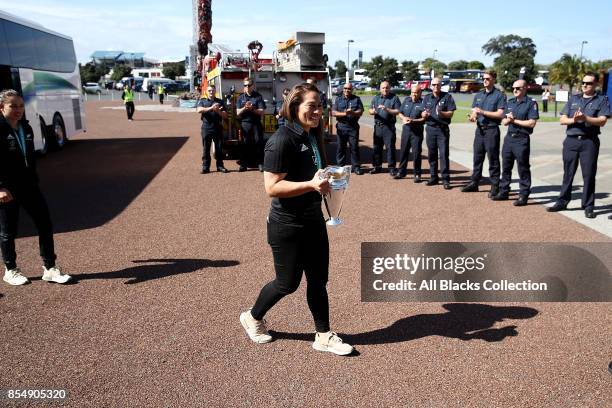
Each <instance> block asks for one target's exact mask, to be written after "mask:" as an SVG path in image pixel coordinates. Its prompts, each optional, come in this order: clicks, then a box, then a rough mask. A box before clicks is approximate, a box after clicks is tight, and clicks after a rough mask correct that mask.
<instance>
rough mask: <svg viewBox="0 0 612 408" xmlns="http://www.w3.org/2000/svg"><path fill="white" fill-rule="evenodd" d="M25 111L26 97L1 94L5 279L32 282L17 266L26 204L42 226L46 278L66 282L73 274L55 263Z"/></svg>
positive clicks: (0, 243) (0, 215)
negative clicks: (17, 246) (21, 212)
mask: <svg viewBox="0 0 612 408" xmlns="http://www.w3.org/2000/svg"><path fill="white" fill-rule="evenodd" d="M24 111H25V105H24V102H23V98H22V97H21V96H20V95H19V93H18V92H17V91H14V90H12V89H9V90H5V91H2V92H1V93H0V250H1V252H2V259H3V260H4V265H5V268H6V269H5V272H4V278H3V280H4V281H5V282H7V283H8V284H10V285H23V284H25V283H28V282H29V281H28V278H26V277H25V276H23V275H22V274H21V271H20V270H19V268H17V263H16V260H17V254H16V253H15V238H16V236H17V225H18V220H19V208H20V207H23V209H24V210H25V211H26V212H27V213H28V214H30V216H31V217H32V220H33V221H34V224H35V225H36V228H37V229H38V242H39V247H40V255H41V257H42V259H43V277H42V279H43V280H45V281H48V282H56V283H66V282H68V281H69V280H70V275H66V274H64V273H62V271H61V270H60V269H59V268H58V267H57V266H56V265H55V259H56V256H55V249H54V244H53V227H52V224H51V218H50V216H49V210H48V208H47V203H46V201H45V198H44V197H43V195H42V193H41V191H40V189H39V187H38V175H37V173H36V160H35V156H34V133H33V131H32V127H31V126H30V125H29V124H28V122H27V121H26V120H24V119H23V114H24Z"/></svg>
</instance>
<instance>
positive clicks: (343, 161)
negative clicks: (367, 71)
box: [331, 82, 363, 175]
mask: <svg viewBox="0 0 612 408" xmlns="http://www.w3.org/2000/svg"><path fill="white" fill-rule="evenodd" d="M331 114H332V116H334V117H335V118H336V132H337V135H338V149H337V151H336V163H337V164H338V165H339V166H345V165H347V164H348V158H347V154H346V145H347V144H348V145H349V149H350V155H351V169H352V172H353V173H355V174H357V175H361V174H363V172H362V170H361V163H360V158H359V118H361V115H362V114H363V103H362V102H361V98H359V97H358V96H357V95H353V85H352V84H351V83H350V82H348V83H346V84H344V86H343V88H342V95H340V96H338V97H337V98H336V100H335V101H334V105H333V107H332V113H331Z"/></svg>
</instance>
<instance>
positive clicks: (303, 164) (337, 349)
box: [240, 84, 353, 355]
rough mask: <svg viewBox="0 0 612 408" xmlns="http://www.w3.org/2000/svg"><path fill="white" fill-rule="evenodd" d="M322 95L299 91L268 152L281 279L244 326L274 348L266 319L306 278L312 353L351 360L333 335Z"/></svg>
mask: <svg viewBox="0 0 612 408" xmlns="http://www.w3.org/2000/svg"><path fill="white" fill-rule="evenodd" d="M322 113H323V106H322V105H321V102H320V95H319V90H318V89H317V88H316V87H315V86H314V85H310V84H302V85H297V86H295V87H294V88H293V89H292V90H291V92H290V93H289V95H287V99H286V100H285V104H284V105H283V108H282V112H281V114H282V116H283V117H284V118H286V123H285V124H284V125H283V126H281V127H280V128H279V129H278V130H277V131H276V133H275V134H274V135H272V136H271V137H270V139H269V140H268V142H267V143H266V147H265V156H264V183H265V189H266V193H267V194H268V195H269V196H270V197H272V205H271V208H270V213H269V216H268V244H269V245H270V247H271V248H272V255H273V258H274V269H275V272H276V278H275V279H274V280H273V281H271V282H269V283H268V284H266V285H265V286H264V287H263V288H262V289H261V292H260V293H259V297H258V298H257V301H256V302H255V305H254V306H253V308H252V309H249V310H247V311H245V312H243V313H242V314H241V315H240V323H241V324H242V326H243V327H244V329H245V330H246V332H247V334H248V336H249V337H250V338H251V340H253V341H254V342H255V343H269V342H270V341H272V336H270V334H269V333H268V330H267V328H266V322H265V320H264V319H263V318H264V316H265V314H266V313H267V312H268V310H270V309H271V308H272V307H273V306H274V305H275V304H276V303H277V302H278V301H279V300H281V299H282V298H283V297H285V296H286V295H289V294H291V293H293V292H295V291H296V290H297V288H298V286H299V285H300V281H301V279H302V273H305V274H306V281H307V285H308V287H307V291H306V298H307V301H308V307H309V308H310V311H311V313H312V316H313V318H314V324H315V329H316V334H315V341H314V343H313V345H312V347H313V348H314V349H315V350H319V351H328V352H331V353H334V354H338V355H348V354H350V353H352V352H353V347H352V346H350V345H348V344H346V343H344V342H343V341H342V340H341V339H340V337H338V335H337V334H336V333H334V332H332V331H331V330H330V326H329V301H328V297H327V289H326V285H327V277H328V268H329V241H328V239H327V229H326V226H325V220H324V217H323V212H322V211H321V195H322V194H327V193H328V192H329V191H330V183H329V180H328V179H327V177H321V174H322V172H323V170H322V169H323V168H324V167H325V165H326V162H325V159H326V158H325V152H324V150H323V149H324V147H323V135H322V124H321V116H322Z"/></svg>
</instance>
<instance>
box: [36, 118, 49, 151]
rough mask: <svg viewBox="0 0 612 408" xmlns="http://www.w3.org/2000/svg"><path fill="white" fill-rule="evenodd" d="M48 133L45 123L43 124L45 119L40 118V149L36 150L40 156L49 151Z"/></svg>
mask: <svg viewBox="0 0 612 408" xmlns="http://www.w3.org/2000/svg"><path fill="white" fill-rule="evenodd" d="M48 135H49V133H48V132H47V125H45V121H44V120H42V119H41V120H40V139H41V140H42V147H41V148H40V150H37V151H36V152H37V153H38V154H39V155H40V156H44V155H46V154H47V152H48V151H49V137H48Z"/></svg>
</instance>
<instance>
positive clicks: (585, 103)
mask: <svg viewBox="0 0 612 408" xmlns="http://www.w3.org/2000/svg"><path fill="white" fill-rule="evenodd" d="M598 79H599V78H598V75H597V74H594V73H591V72H589V73H587V74H585V75H584V77H583V78H582V93H579V94H576V95H573V96H571V97H570V98H569V101H568V102H567V103H566V104H565V107H563V109H562V110H561V118H560V120H559V122H560V123H561V124H562V125H566V126H567V130H566V138H565V140H564V141H563V184H562V185H561V191H560V193H559V198H558V199H557V201H556V202H555V204H554V205H553V206H552V207H549V208H548V209H547V211H550V212H555V211H562V210H565V209H566V208H567V204H568V203H569V202H570V199H571V196H572V182H573V181H574V175H575V174H576V169H577V168H578V163H580V168H581V170H582V178H583V180H584V190H583V192H582V208H583V209H584V215H585V216H586V217H587V218H595V213H594V207H595V175H596V174H597V156H598V155H599V144H600V142H599V133H601V130H600V129H601V127H602V126H604V125H605V124H606V122H607V120H608V118H609V117H610V101H609V100H608V97H607V96H604V95H599V94H598V93H597V92H596V91H595V86H596V84H597V81H598Z"/></svg>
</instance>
